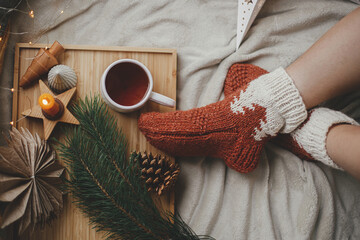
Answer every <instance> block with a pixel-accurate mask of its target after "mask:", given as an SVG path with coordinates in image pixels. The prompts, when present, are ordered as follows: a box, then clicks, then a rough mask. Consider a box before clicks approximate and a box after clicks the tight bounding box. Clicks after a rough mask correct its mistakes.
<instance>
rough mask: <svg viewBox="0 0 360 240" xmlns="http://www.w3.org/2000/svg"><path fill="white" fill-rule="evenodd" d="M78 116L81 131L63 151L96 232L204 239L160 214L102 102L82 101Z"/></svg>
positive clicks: (76, 109)
mask: <svg viewBox="0 0 360 240" xmlns="http://www.w3.org/2000/svg"><path fill="white" fill-rule="evenodd" d="M74 114H75V116H76V117H77V119H78V120H79V122H80V126H79V127H77V128H75V129H74V130H73V132H72V133H68V134H67V137H66V139H65V143H64V144H60V148H59V150H60V155H61V156H62V157H63V159H65V161H66V163H67V164H68V167H69V168H68V169H69V175H70V178H69V180H68V182H67V183H68V188H69V190H70V192H71V193H72V195H73V196H74V199H75V200H76V203H77V205H78V206H79V207H80V208H81V209H82V210H83V211H84V212H85V213H86V214H87V215H88V216H89V218H90V220H91V222H92V223H94V224H95V226H96V228H97V229H98V230H101V231H106V232H107V233H108V235H107V237H108V239H135V240H136V239H199V237H198V236H197V235H196V234H195V233H193V231H192V230H191V229H190V228H189V227H188V226H187V225H186V224H185V223H184V222H183V221H182V219H181V218H180V217H179V216H174V215H173V214H172V213H169V212H166V213H163V212H160V211H159V210H158V209H157V207H156V206H155V204H154V202H153V200H152V198H151V196H150V194H149V193H148V192H147V189H146V187H145V185H144V184H143V182H142V181H141V179H140V177H139V176H140V172H139V169H138V168H137V167H136V166H135V165H134V164H135V162H134V161H133V159H131V160H130V161H127V160H126V157H125V152H126V146H127V144H126V140H125V137H124V134H123V133H122V132H121V131H120V130H119V129H118V127H117V124H116V120H115V118H114V117H113V116H111V114H110V113H109V112H108V110H107V108H106V106H105V104H104V103H103V102H102V101H101V100H100V98H99V97H93V98H92V99H89V98H86V99H85V101H80V102H79V103H78V104H77V105H76V106H75V107H74ZM132 157H133V156H132ZM162 216H165V217H162Z"/></svg>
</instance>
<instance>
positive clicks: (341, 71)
mask: <svg viewBox="0 0 360 240" xmlns="http://www.w3.org/2000/svg"><path fill="white" fill-rule="evenodd" d="M286 71H287V73H288V74H289V75H290V77H291V78H292V79H293V81H294V82H295V85H296V87H297V88H298V89H299V91H300V94H301V96H302V97H303V100H304V102H305V105H306V107H307V108H308V109H309V108H312V107H314V106H316V105H318V104H320V103H322V102H324V101H326V100H328V99H330V98H333V97H336V96H339V95H342V94H344V93H346V92H349V91H351V90H354V89H356V88H358V87H359V86H360V7H359V8H357V9H356V10H354V11H353V12H351V13H350V14H348V15H347V16H346V17H344V18H343V19H342V20H341V21H340V22H338V23H337V24H336V25H335V26H334V27H332V28H331V29H330V30H329V31H328V32H327V33H326V34H324V35H323V36H322V37H321V38H320V39H319V40H318V41H317V42H316V43H315V44H314V45H313V46H312V47H311V48H310V49H309V50H307V51H306V52H305V53H304V54H303V55H302V56H301V57H300V58H299V59H297V60H296V61H295V62H294V63H292V64H291V65H290V66H289V67H288V68H287V69H286Z"/></svg>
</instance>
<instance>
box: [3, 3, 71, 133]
mask: <svg viewBox="0 0 360 240" xmlns="http://www.w3.org/2000/svg"><path fill="white" fill-rule="evenodd" d="M24 1H25V3H26V8H27V11H24V10H20V9H19V6H20V5H21V3H22V2H24ZM71 2H72V0H69V1H67V2H66V4H65V6H64V7H63V8H61V9H60V10H58V11H57V14H52V15H51V16H53V20H52V21H50V22H48V26H51V25H53V24H55V23H56V22H57V20H58V19H59V18H60V17H61V16H62V15H63V14H64V13H65V11H66V10H67V9H68V8H69V6H70V4H71ZM0 10H4V11H5V14H4V15H3V16H1V18H0V21H2V20H3V19H4V18H5V17H6V16H7V15H9V14H11V13H12V12H18V13H21V14H27V15H28V17H29V18H30V19H31V20H32V21H33V25H35V20H36V15H35V13H36V12H35V10H34V9H33V8H32V7H31V6H30V4H29V2H28V0H20V1H19V2H18V3H17V4H16V5H15V7H13V8H6V7H2V6H0ZM49 29H50V27H45V28H44V29H43V30H41V31H40V32H39V33H38V34H37V35H38V37H37V39H35V40H32V41H29V42H28V43H29V44H30V45H32V44H34V43H36V42H37V41H38V40H39V39H40V38H41V37H42V36H43V35H44V34H45V33H46V32H47V31H48V30H49ZM5 31H6V29H4V26H2V25H1V24H0V32H5ZM30 33H31V32H27V31H26V32H11V31H8V32H7V34H9V35H26V34H30ZM2 41H3V37H2V36H0V43H1V42H2ZM47 44H49V41H48V42H47ZM45 49H47V47H46V48H45ZM34 57H35V56H34ZM27 59H29V58H27ZM30 59H33V58H30ZM0 90H2V91H7V92H10V93H11V94H13V93H15V92H17V93H18V94H19V93H21V90H17V89H15V88H7V87H2V86H0ZM26 98H27V100H28V102H29V105H30V108H31V101H30V99H29V97H27V96H26ZM29 114H30V113H29ZM26 117H27V116H23V117H21V118H19V119H17V120H16V122H19V121H21V120H23V119H24V118H26ZM5 124H6V125H8V124H10V125H11V126H13V125H14V124H15V123H14V121H10V122H7V123H5Z"/></svg>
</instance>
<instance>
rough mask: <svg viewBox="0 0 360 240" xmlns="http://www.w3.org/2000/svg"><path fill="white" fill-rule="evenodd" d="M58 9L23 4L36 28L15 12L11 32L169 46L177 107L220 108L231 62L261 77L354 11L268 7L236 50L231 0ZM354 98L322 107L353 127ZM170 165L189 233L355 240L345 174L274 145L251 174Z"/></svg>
mask: <svg viewBox="0 0 360 240" xmlns="http://www.w3.org/2000/svg"><path fill="white" fill-rule="evenodd" d="M45 2H47V3H45ZM66 2H67V1H66ZM66 2H65V1H51V0H48V1H44V0H42V1H39V0H38V1H30V4H31V5H32V6H33V8H34V9H38V11H36V12H35V15H36V18H35V24H33V23H31V22H28V17H27V16H26V15H22V14H18V15H17V17H16V18H15V19H14V22H13V29H12V31H18V32H22V31H29V30H30V31H32V32H33V33H35V35H36V33H39V32H41V31H42V30H46V31H45V34H44V35H43V36H42V37H41V38H40V39H39V40H38V42H41V43H49V44H51V43H52V42H53V41H54V40H58V41H59V42H60V43H62V44H88V45H95V44H97V45H115V46H145V47H164V48H176V49H177V51H178V75H177V76H178V92H177V93H178V99H177V104H178V105H177V106H178V109H182V110H186V109H190V108H194V107H199V106H204V105H206V104H209V103H213V102H216V101H218V100H219V99H220V98H221V94H222V89H223V83H224V78H225V75H226V72H227V70H228V68H229V67H230V66H231V64H233V63H235V62H248V63H252V64H256V65H259V66H260V67H262V68H265V69H266V70H269V71H271V70H273V69H275V68H277V67H279V66H282V67H286V66H288V65H289V64H290V63H291V62H293V61H294V60H295V59H296V58H297V57H299V56H300V55H301V54H302V53H303V52H305V50H307V49H308V48H309V47H310V46H311V45H312V44H313V43H314V42H315V41H316V40H317V39H318V38H319V37H320V36H321V35H323V34H324V33H325V32H326V31H327V30H328V29H329V28H330V27H331V26H333V25H334V24H335V23H336V22H337V21H339V20H340V19H341V18H342V17H343V16H345V15H346V14H348V13H349V12H350V11H351V10H353V9H354V8H356V7H357V5H356V4H354V3H351V2H349V1H341V0H337V1H331V0H317V1H310V0H307V1H306V0H303V1H298V0H268V1H267V2H266V3H265V5H264V7H263V9H262V10H261V12H260V14H259V16H258V18H257V19H256V20H255V22H254V24H253V26H252V28H251V29H250V30H249V32H248V34H247V37H246V38H245V40H244V41H243V43H242V45H241V47H240V49H239V50H238V51H236V52H235V43H236V20H237V0H232V1H229V0H225V1H217V0H207V1H200V0H198V1H195V0H194V1H183V0H173V1H165V0H155V1H139V0H138V1H134V0H127V1H117V0H108V1H98V2H97V1H90V0H76V1H75V0H74V1H72V2H71V3H70V5H69V6H68V7H67V8H66V10H65V13H64V14H63V15H62V16H60V17H57V16H58V15H57V14H55V13H56V11H57V10H59V9H61V8H62V7H66ZM44 23H46V24H44ZM43 24H44V25H43ZM30 40H32V39H31V38H29V35H25V36H12V39H11V43H10V45H9V46H10V47H9V49H8V51H7V58H6V66H5V69H4V73H3V74H2V78H1V85H2V86H10V85H11V82H12V68H13V64H12V62H13V54H14V52H13V46H14V42H15V41H30ZM32 41H34V40H32ZM8 98H9V97H7V99H8ZM358 100H359V97H356V96H355V97H354V95H347V96H346V97H342V98H338V99H336V100H333V101H330V102H329V104H330V106H334V108H337V109H340V110H341V109H343V110H344V111H345V112H346V113H347V114H349V115H350V116H353V117H355V118H356V119H357V120H358V121H359V120H360V111H359V110H360V108H359V107H360V106H359V101H358ZM1 101H2V103H5V102H6V101H5V100H4V99H1ZM9 102H10V100H8V102H6V104H1V119H2V120H4V119H5V120H6V121H7V120H8V119H10V117H9V113H10V108H9V106H10V105H9V104H10V103H9ZM178 160H179V162H180V164H181V167H182V173H181V176H180V179H179V182H178V185H177V191H176V207H177V210H178V211H179V213H180V214H181V216H182V217H183V219H184V220H185V222H187V223H188V224H189V225H190V226H191V227H192V228H193V230H195V232H196V233H197V234H209V235H211V236H213V237H215V238H216V239H359V238H360V227H359V226H360V204H359V202H360V183H359V182H358V181H356V180H355V179H353V178H352V177H350V176H349V175H348V174H347V173H344V172H340V171H337V170H333V169H330V168H328V167H326V166H324V165H322V164H320V163H319V164H318V163H312V162H306V161H302V160H300V159H299V158H297V157H296V156H295V155H293V154H292V153H290V152H288V151H286V150H283V149H281V148H279V147H277V146H275V145H272V144H268V145H267V146H266V148H265V150H264V151H263V153H262V158H261V161H260V164H259V166H258V168H257V169H256V170H255V171H253V172H251V173H249V174H240V173H237V172H235V171H233V170H230V169H228V168H227V167H226V166H225V164H224V163H223V161H222V160H220V159H213V158H178Z"/></svg>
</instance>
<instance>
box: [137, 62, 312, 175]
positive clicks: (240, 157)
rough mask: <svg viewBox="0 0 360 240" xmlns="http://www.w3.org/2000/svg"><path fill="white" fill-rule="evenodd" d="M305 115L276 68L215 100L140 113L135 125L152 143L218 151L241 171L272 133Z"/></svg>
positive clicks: (187, 151) (197, 152) (177, 150)
mask: <svg viewBox="0 0 360 240" xmlns="http://www.w3.org/2000/svg"><path fill="white" fill-rule="evenodd" d="M230 75H231V74H230ZM227 77H232V76H229V74H228V75H227ZM306 116H307V111H306V109H305V105H304V103H303V102H302V99H301V96H300V94H299V92H298V90H297V89H296V87H295V86H294V84H293V82H292V80H291V79H290V78H289V76H288V75H287V74H286V72H285V70H284V69H282V68H279V69H277V70H275V71H274V72H271V73H269V74H266V75H262V76H261V77H259V78H257V79H256V80H253V81H251V82H248V83H247V84H245V85H243V86H241V87H239V89H237V90H236V91H235V92H233V93H232V94H231V95H230V96H227V97H226V98H225V99H224V100H222V101H219V102H217V103H213V104H210V105H207V106H205V107H201V108H195V109H191V110H188V111H175V112H170V113H146V114H142V115H141V116H140V118H139V121H138V126H139V129H140V130H141V131H142V133H143V134H144V135H145V137H146V139H147V140H148V141H149V142H150V143H151V144H152V145H154V146H155V147H157V148H159V149H161V150H163V151H165V152H167V153H169V154H172V155H176V156H212V157H219V158H222V159H224V161H225V163H226V164H227V165H228V166H229V167H230V168H233V169H235V170H236V171H239V172H243V173H246V172H250V171H252V170H253V169H255V167H256V166H257V164H258V160H259V157H260V153H261V151H262V149H263V147H264V145H265V143H266V142H267V141H268V140H269V139H270V138H271V137H274V136H276V135H277V133H279V132H280V131H284V132H288V131H292V130H294V129H295V128H296V127H297V126H298V125H299V124H300V123H301V122H302V121H303V120H304V119H306ZM296 121H297V123H296Z"/></svg>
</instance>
